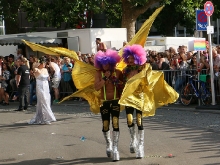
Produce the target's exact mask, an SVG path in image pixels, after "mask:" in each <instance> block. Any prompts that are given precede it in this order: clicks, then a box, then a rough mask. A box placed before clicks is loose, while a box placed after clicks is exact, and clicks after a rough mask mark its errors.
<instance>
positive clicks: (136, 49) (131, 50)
mask: <svg viewBox="0 0 220 165" xmlns="http://www.w3.org/2000/svg"><path fill="white" fill-rule="evenodd" d="M130 55H132V56H133V57H134V59H135V60H134V63H135V64H137V65H143V64H144V63H145V62H146V61H147V57H146V51H145V50H144V48H143V47H142V46H141V45H137V44H134V45H131V46H130V45H127V46H125V48H124V49H123V54H122V57H123V59H124V62H125V63H126V64H127V63H128V57H129V56H130Z"/></svg>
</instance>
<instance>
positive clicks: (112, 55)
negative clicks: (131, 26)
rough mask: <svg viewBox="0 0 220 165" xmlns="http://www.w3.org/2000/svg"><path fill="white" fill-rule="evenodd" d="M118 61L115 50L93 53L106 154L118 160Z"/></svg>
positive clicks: (118, 57)
mask: <svg viewBox="0 0 220 165" xmlns="http://www.w3.org/2000/svg"><path fill="white" fill-rule="evenodd" d="M119 61H120V56H119V55H118V52H117V51H114V50H110V49H107V50H106V52H102V51H98V52H97V54H96V55H95V59H94V62H95V67H96V68H98V69H99V70H97V72H96V75H95V84H94V86H95V90H96V91H99V90H101V100H102V104H101V106H100V113H101V117H102V124H103V128H102V132H103V135H104V138H105V140H106V144H107V147H106V154H107V156H108V157H112V159H113V161H118V160H120V156H119V151H118V141H119V114H120V105H119V104H118V100H119V97H120V92H119V91H120V90H119V86H120V84H121V83H122V81H123V80H122V72H121V71H120V70H116V69H115V67H116V64H117V63H118V62H119ZM110 117H111V119H112V127H113V133H112V134H113V143H112V141H111V136H110V128H109V126H110Z"/></svg>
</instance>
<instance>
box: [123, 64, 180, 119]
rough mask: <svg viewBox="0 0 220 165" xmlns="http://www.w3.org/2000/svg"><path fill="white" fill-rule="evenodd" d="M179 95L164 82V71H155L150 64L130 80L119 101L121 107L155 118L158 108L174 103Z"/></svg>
mask: <svg viewBox="0 0 220 165" xmlns="http://www.w3.org/2000/svg"><path fill="white" fill-rule="evenodd" d="M178 97H179V94H178V93H177V92H176V91H175V90H174V89H173V88H172V87H171V86H169V85H168V84H167V82H166V81H165V80H164V73H163V72H162V71H154V70H152V69H151V66H150V64H146V65H145V67H144V68H143V70H142V71H141V72H140V73H138V74H136V75H135V76H133V77H132V78H130V79H129V80H128V81H127V83H126V85H125V87H124V90H123V92H122V96H121V98H120V100H119V104H120V105H126V106H131V107H133V108H136V109H138V110H141V111H142V112H143V116H154V115H155V110H156V109H157V108H158V107H161V106H163V105H166V104H168V103H173V102H174V101H176V100H177V99H178Z"/></svg>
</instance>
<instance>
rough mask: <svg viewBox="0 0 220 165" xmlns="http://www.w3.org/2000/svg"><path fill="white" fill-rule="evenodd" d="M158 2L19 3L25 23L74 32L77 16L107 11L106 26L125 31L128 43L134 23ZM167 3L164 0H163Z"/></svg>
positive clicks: (26, 0) (51, 0) (84, 0)
mask: <svg viewBox="0 0 220 165" xmlns="http://www.w3.org/2000/svg"><path fill="white" fill-rule="evenodd" d="M160 1H161V0H139V1H138V2H137V1H136V0H102V1H100V0H47V1H45V0H22V4H21V8H22V9H23V10H24V11H26V12H27V13H28V20H29V21H31V22H37V21H38V20H40V19H42V20H44V21H45V24H46V25H47V26H54V27H60V26H61V23H62V22H65V23H67V25H68V28H73V27H74V25H75V24H76V23H77V20H78V19H79V17H80V13H84V12H85V10H86V11H91V13H100V12H103V11H106V14H107V15H108V26H109V27H116V26H119V25H120V23H119V21H118V20H119V19H122V20H121V27H122V28H127V32H128V40H130V39H131V38H132V37H133V36H134V35H135V21H136V19H137V17H138V16H139V15H140V14H142V13H144V12H145V11H146V10H147V9H148V8H149V7H151V5H152V4H155V3H157V2H160ZM166 1H167V0H166Z"/></svg>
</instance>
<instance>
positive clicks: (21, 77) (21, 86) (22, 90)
mask: <svg viewBox="0 0 220 165" xmlns="http://www.w3.org/2000/svg"><path fill="white" fill-rule="evenodd" d="M17 62H18V63H20V67H19V68H18V72H17V76H16V85H17V88H18V93H19V108H18V109H17V110H16V111H22V110H27V108H28V101H29V90H30V89H29V87H30V70H29V68H28V66H27V65H26V63H27V60H26V59H25V58H23V57H19V58H18V60H17Z"/></svg>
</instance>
